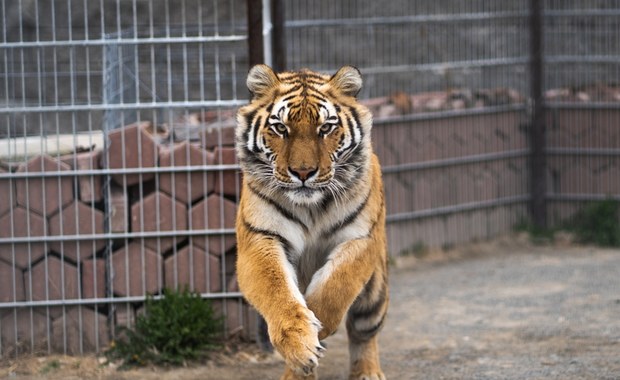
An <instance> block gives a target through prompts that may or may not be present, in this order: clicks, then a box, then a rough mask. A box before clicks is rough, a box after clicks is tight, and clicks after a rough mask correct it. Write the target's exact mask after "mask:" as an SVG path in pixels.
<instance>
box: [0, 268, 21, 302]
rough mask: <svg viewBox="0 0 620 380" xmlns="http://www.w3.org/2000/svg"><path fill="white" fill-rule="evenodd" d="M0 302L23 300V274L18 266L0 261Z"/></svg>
mask: <svg viewBox="0 0 620 380" xmlns="http://www.w3.org/2000/svg"><path fill="white" fill-rule="evenodd" d="M0 278H1V279H2V286H0V302H19V301H24V300H25V299H26V298H25V293H24V275H23V273H22V271H21V269H20V268H18V267H14V266H13V265H10V264H7V263H5V262H4V261H0Z"/></svg>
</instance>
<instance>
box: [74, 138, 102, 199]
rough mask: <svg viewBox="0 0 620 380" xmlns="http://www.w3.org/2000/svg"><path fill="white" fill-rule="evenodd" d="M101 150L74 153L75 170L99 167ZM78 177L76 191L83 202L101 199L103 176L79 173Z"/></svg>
mask: <svg viewBox="0 0 620 380" xmlns="http://www.w3.org/2000/svg"><path fill="white" fill-rule="evenodd" d="M102 153H103V152H102V151H101V150H93V151H91V152H85V153H78V154H76V155H75V166H74V169H76V170H95V169H99V168H100V167H101V162H100V161H101V156H102ZM77 178H78V191H79V194H80V200H81V201H82V202H85V203H95V202H100V201H101V200H102V199H103V176H101V175H80V176H78V177H77Z"/></svg>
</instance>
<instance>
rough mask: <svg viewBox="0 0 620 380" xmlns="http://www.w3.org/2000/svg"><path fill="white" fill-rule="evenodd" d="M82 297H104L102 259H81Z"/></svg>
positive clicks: (104, 278)
mask: <svg viewBox="0 0 620 380" xmlns="http://www.w3.org/2000/svg"><path fill="white" fill-rule="evenodd" d="M80 268H81V269H82V298H105V296H106V294H105V281H106V275H105V261H104V260H103V259H87V260H83V261H82V263H81V265H80Z"/></svg>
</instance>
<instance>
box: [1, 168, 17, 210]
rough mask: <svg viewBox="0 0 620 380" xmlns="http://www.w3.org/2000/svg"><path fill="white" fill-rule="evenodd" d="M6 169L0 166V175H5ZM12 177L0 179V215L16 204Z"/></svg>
mask: <svg viewBox="0 0 620 380" xmlns="http://www.w3.org/2000/svg"><path fill="white" fill-rule="evenodd" d="M6 173H7V171H6V170H4V169H1V168H0V175H5V174H6ZM13 182H14V180H12V179H10V178H9V179H0V195H1V196H0V216H2V215H4V214H5V213H8V212H9V211H10V210H11V209H12V208H15V206H16V205H17V198H16V197H15V185H14V183H13Z"/></svg>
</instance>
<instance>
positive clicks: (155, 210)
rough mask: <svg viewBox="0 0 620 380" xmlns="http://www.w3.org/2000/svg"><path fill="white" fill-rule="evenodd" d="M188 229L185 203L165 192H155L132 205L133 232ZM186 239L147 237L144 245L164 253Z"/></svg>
mask: <svg viewBox="0 0 620 380" xmlns="http://www.w3.org/2000/svg"><path fill="white" fill-rule="evenodd" d="M186 229H187V209H186V207H185V205H184V204H183V203H181V202H178V201H175V200H174V199H172V198H170V197H169V196H168V195H166V194H164V193H163V192H160V191H157V192H154V193H152V194H150V195H148V196H147V197H145V198H144V199H142V201H139V202H137V203H136V204H134V205H133V206H132V207H131V230H132V231H133V232H146V231H178V230H186ZM184 239H185V238H184V237H180V238H177V237H164V238H146V239H144V245H145V246H147V247H149V248H151V249H153V250H157V251H158V252H159V253H163V252H165V251H167V250H169V249H170V248H172V247H173V246H175V245H177V244H178V243H180V242H182V241H183V240H184Z"/></svg>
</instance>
